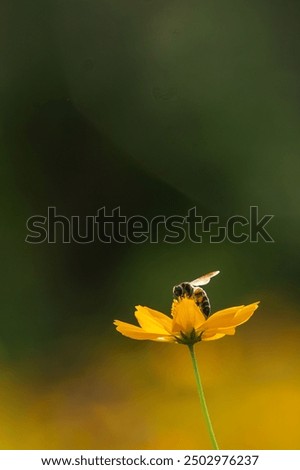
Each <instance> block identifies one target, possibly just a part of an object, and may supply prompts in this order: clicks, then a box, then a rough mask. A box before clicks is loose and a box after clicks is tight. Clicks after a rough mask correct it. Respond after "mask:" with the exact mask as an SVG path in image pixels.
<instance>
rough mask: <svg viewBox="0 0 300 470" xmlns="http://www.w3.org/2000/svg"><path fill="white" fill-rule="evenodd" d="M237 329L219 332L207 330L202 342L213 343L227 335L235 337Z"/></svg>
mask: <svg viewBox="0 0 300 470" xmlns="http://www.w3.org/2000/svg"><path fill="white" fill-rule="evenodd" d="M234 334H235V328H218V329H217V330H207V331H204V332H203V334H202V335H201V341H211V340H214V339H219V338H223V336H225V335H234Z"/></svg>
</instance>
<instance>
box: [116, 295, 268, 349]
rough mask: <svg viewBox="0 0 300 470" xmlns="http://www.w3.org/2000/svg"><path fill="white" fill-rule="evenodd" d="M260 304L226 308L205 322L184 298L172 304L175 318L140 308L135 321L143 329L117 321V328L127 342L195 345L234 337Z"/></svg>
mask: <svg viewBox="0 0 300 470" xmlns="http://www.w3.org/2000/svg"><path fill="white" fill-rule="evenodd" d="M258 303H259V302H254V303H253V304H249V305H240V306H238V307H231V308H226V309H225V310H220V311H219V312H216V313H214V314H213V315H211V316H209V317H208V318H207V319H206V318H205V316H204V315H203V313H202V312H201V311H200V309H199V307H198V306H197V305H196V303H195V301H194V300H193V299H191V298H187V297H184V298H182V299H180V300H173V304H172V317H168V316H167V315H164V314H163V313H160V312H158V311H157V310H153V309H152V308H149V307H142V306H140V305H139V306H137V307H136V311H135V317H136V319H137V321H138V323H139V325H140V326H135V325H131V324H130V323H125V322H122V321H120V320H115V321H114V324H115V325H116V327H117V331H119V332H120V333H121V334H122V335H124V336H127V337H128V338H132V339H140V340H146V339H148V340H152V341H167V342H171V343H180V344H187V345H192V344H194V343H197V342H198V341H211V340H214V339H219V338H222V337H223V336H225V335H234V333H235V328H236V327H237V326H239V325H241V324H242V323H245V322H246V321H247V320H249V318H250V317H251V316H252V315H253V313H254V311H255V310H256V309H257V307H258Z"/></svg>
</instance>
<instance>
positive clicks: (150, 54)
mask: <svg viewBox="0 0 300 470" xmlns="http://www.w3.org/2000/svg"><path fill="white" fill-rule="evenodd" d="M1 10H2V12H1V22H2V27H1V31H2V33H1V34H2V40H1V57H2V65H1V73H0V84H1V118H2V139H1V141H2V145H1V147H2V148H1V154H2V171H1V193H2V197H1V199H2V223H1V232H2V242H1V252H2V253H1V268H2V279H1V294H0V298H1V334H0V355H1V362H2V363H4V364H9V366H10V367H11V368H12V370H14V371H16V372H15V373H16V374H17V375H19V376H20V377H21V378H20V380H21V381H22V380H25V381H26V380H37V381H39V380H42V381H45V382H46V383H47V381H48V380H50V381H51V382H53V381H54V383H55V381H56V380H59V378H60V377H61V376H65V375H68V374H72V373H73V371H74V369H75V370H80V367H84V365H85V362H86V361H87V360H88V357H89V356H88V355H89V350H90V347H91V345H94V344H99V343H100V344H101V342H102V341H103V342H105V344H107V343H108V344H109V343H110V342H111V341H115V342H116V341H117V340H118V339H119V340H120V338H116V335H115V333H114V330H113V327H112V321H113V320H114V319H115V318H119V319H123V320H129V319H131V318H132V313H133V307H134V305H135V304H137V303H142V304H145V305H151V306H152V307H154V308H158V309H160V310H162V311H168V309H169V304H170V300H171V289H172V286H173V285H174V284H175V283H176V282H180V281H183V280H190V279H192V278H194V277H197V276H198V275H201V274H203V273H205V272H207V271H211V270H215V269H220V270H221V275H220V276H219V277H218V278H216V279H214V280H213V282H212V285H211V286H209V288H208V289H207V290H208V292H209V293H210V296H211V298H212V303H213V307H214V308H222V307H226V306H229V305H234V304H238V303H247V302H251V301H255V300H257V299H260V300H261V301H262V308H263V309H265V311H267V312H268V314H267V315H268V321H269V322H270V323H271V325H273V324H274V325H277V326H276V328H280V322H282V321H283V320H284V321H286V319H287V318H289V321H291V322H296V323H297V325H299V315H298V313H295V307H294V306H296V305H297V302H298V300H299V288H298V282H299V271H300V268H299V228H300V224H299V217H298V214H299V200H300V196H299V174H300V172H299V170H300V162H299V142H300V134H299V65H300V64H299V57H300V54H299V10H300V4H299V2H297V1H278V0H275V1H272V2H271V1H265V0H263V1H258V0H256V1H242V0H235V1H233V0H229V1H226V2H225V1H222V0H213V1H199V0H197V1H191V0H188V1H186V2H182V1H179V0H175V1H168V0H166V1H163V2H162V1H161V0H153V1H151V0H148V1H147V0H145V1H141V0H140V1H137V0H136V1H133V0H132V1H127V0H111V1H109V0H107V1H103V0H97V1H96V0H93V1H92V0H81V1H79V0H74V1H71V0H61V1H27V2H21V1H13V2H9V1H7V0H4V1H3V2H2V7H1ZM251 205H255V206H258V207H259V211H260V214H261V215H263V214H273V215H274V216H275V217H274V219H273V220H272V221H271V222H270V224H269V226H268V229H269V232H270V234H271V235H272V237H273V238H274V240H275V243H272V244H267V243H264V242H263V241H260V242H259V243H257V244H251V243H248V242H247V243H245V244H232V243H222V244H219V245H217V244H216V245H213V244H209V243H203V244H200V245H199V244H198V245H197V244H193V243H191V242H188V241H187V242H185V243H182V244H180V245H168V244H163V243H159V244H153V245H150V244H147V243H146V244H141V245H132V244H129V243H128V244H125V245H118V244H112V245H102V244H101V243H99V242H95V243H94V244H90V245H78V244H77V245H76V244H74V243H73V244H70V245H63V244H61V243H57V244H55V245H49V244H46V243H44V244H40V245H29V244H26V243H25V242H24V240H25V237H26V220H27V218H28V217H30V216H32V215H33V214H41V215H46V212H47V207H48V206H56V207H57V211H58V212H59V213H61V214H64V215H66V216H71V215H80V216H84V215H94V214H95V213H96V210H97V209H98V208H100V207H102V206H106V207H107V208H110V209H112V208H114V207H116V206H121V211H122V213H123V214H125V215H133V214H141V215H144V216H145V217H149V218H150V217H152V216H154V215H157V214H166V215H172V214H180V215H186V211H187V209H188V208H190V207H193V206H197V208H198V213H199V214H201V215H203V216H206V215H219V216H220V217H221V219H222V220H223V221H224V220H226V218H227V217H229V216H231V215H234V214H241V215H245V216H247V215H248V213H249V206H251ZM221 276H222V277H221ZM293 312H294V313H293ZM265 318H266V317H265ZM271 328H273V326H271ZM24 360H25V361H26V364H27V366H26V367H25V368H23V367H22V364H23V361H24Z"/></svg>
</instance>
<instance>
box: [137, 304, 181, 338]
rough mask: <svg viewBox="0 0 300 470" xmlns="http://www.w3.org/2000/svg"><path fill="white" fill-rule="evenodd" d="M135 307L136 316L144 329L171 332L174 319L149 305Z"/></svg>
mask: <svg viewBox="0 0 300 470" xmlns="http://www.w3.org/2000/svg"><path fill="white" fill-rule="evenodd" d="M135 308H136V311H135V317H136V319H137V321H138V322H139V324H140V326H141V327H142V328H143V330H144V331H147V332H148V333H159V334H163V335H164V334H170V332H171V331H172V320H171V318H170V317H167V315H164V314H163V313H160V312H158V311H157V310H153V309H152V308H149V307H142V306H141V305H138V306H136V307H135Z"/></svg>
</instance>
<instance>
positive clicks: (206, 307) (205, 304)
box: [173, 271, 220, 318]
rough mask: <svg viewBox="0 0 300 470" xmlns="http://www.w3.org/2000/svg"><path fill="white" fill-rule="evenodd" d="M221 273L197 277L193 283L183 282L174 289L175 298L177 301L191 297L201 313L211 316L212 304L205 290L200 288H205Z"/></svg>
mask: <svg viewBox="0 0 300 470" xmlns="http://www.w3.org/2000/svg"><path fill="white" fill-rule="evenodd" d="M219 272H220V271H213V272H211V273H208V274H204V275H203V276H200V277H197V279H194V281H191V282H181V284H178V285H177V286H174V287H173V297H174V299H176V300H179V299H181V298H183V297H189V298H192V299H194V301H195V303H196V304H197V305H198V307H199V308H200V310H201V312H202V313H203V314H204V315H205V317H206V318H207V317H209V315H210V312H211V310H210V302H209V299H208V297H207V294H206V292H205V290H204V289H202V287H200V286H205V285H206V284H208V283H209V281H210V280H211V278H212V277H214V276H216V275H217V274H219Z"/></svg>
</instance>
